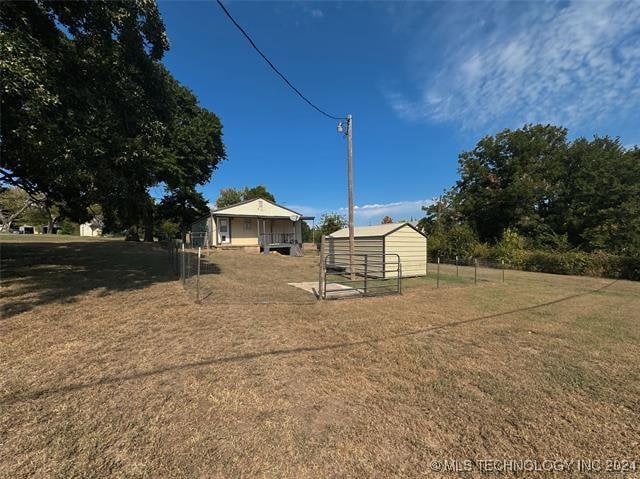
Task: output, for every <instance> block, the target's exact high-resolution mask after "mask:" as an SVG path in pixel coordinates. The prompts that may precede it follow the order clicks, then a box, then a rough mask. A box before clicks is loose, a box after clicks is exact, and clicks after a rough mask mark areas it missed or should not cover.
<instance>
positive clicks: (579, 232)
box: [421, 125, 640, 254]
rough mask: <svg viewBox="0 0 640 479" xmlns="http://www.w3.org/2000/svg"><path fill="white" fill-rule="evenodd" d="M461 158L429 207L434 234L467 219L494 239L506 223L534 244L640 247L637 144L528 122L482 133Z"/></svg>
mask: <svg viewBox="0 0 640 479" xmlns="http://www.w3.org/2000/svg"><path fill="white" fill-rule="evenodd" d="M459 166H460V167H459V173H460V179H459V180H458V182H457V183H456V185H455V186H454V187H453V188H452V189H451V190H449V191H448V192H447V193H446V194H445V195H444V197H442V198H441V199H440V201H438V202H435V203H434V204H432V205H430V206H429V207H427V208H426V217H425V218H424V219H423V220H422V221H421V226H422V227H423V228H424V230H425V231H427V232H428V233H430V234H432V235H435V236H438V237H442V238H447V237H449V236H451V234H450V233H451V231H453V228H456V227H457V226H460V225H468V226H470V227H471V229H472V231H473V232H474V233H475V234H477V235H478V238H479V239H480V240H481V241H485V242H490V243H495V242H497V241H499V240H500V239H501V238H503V236H504V233H505V232H506V231H509V232H510V234H517V235H520V236H522V237H523V238H525V240H526V242H527V243H528V246H530V247H534V248H542V249H566V248H579V249H582V250H585V251H593V250H605V251H609V252H614V253H623V254H640V150H638V148H635V149H632V150H626V149H625V148H623V147H622V146H621V145H620V141H619V140H618V139H615V138H609V137H595V138H593V139H592V140H587V139H584V138H578V139H576V140H574V141H569V140H568V139H567V130H566V129H565V128H560V127H556V126H553V125H526V126H524V127H523V128H521V129H518V130H504V131H502V132H500V133H498V134H496V135H495V136H486V137H484V138H482V139H481V140H480V141H479V142H478V143H477V145H476V147H475V148H474V149H473V150H471V151H465V152H463V153H461V154H460V156H459ZM460 231H463V230H460ZM458 236H460V235H458ZM464 236H465V237H466V236H469V235H468V232H465V235H464ZM469 238H471V237H470V236H469Z"/></svg>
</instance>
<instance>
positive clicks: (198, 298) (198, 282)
mask: <svg viewBox="0 0 640 479" xmlns="http://www.w3.org/2000/svg"><path fill="white" fill-rule="evenodd" d="M201 254H202V252H201V249H200V246H198V268H197V272H196V303H200V256H201Z"/></svg>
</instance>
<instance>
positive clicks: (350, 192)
mask: <svg viewBox="0 0 640 479" xmlns="http://www.w3.org/2000/svg"><path fill="white" fill-rule="evenodd" d="M346 120H347V125H346V128H345V127H344V126H343V124H342V122H340V123H338V133H342V134H344V136H346V137H347V186H348V197H349V273H350V275H351V280H355V279H356V273H355V271H354V269H353V254H354V251H355V240H354V233H353V117H352V116H351V115H347V118H346Z"/></svg>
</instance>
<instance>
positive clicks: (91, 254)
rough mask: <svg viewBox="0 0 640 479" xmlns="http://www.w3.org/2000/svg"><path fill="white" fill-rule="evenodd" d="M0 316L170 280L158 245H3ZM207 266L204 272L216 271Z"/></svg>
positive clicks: (0, 247)
mask: <svg viewBox="0 0 640 479" xmlns="http://www.w3.org/2000/svg"><path fill="white" fill-rule="evenodd" d="M0 255H1V259H2V285H3V288H2V291H1V292H0V299H1V300H2V307H1V310H0V312H1V317H2V319H8V318H11V317H12V316H15V315H16V314H19V313H22V312H25V311H29V310H31V309H33V308H34V307H36V306H40V305H45V304H49V303H72V302H75V301H77V298H78V297H80V296H82V295H83V294H86V293H87V292H89V291H92V290H100V292H99V294H100V295H101V296H108V295H109V294H111V293H112V292H116V291H128V290H137V289H142V288H145V287H147V286H149V285H151V284H154V283H160V282H166V281H173V280H175V279H176V276H175V274H174V272H173V269H172V267H171V265H170V262H169V257H168V253H167V251H165V250H163V249H162V247H160V246H159V245H158V244H148V243H146V244H145V243H127V242H124V241H122V242H120V241H73V242H65V243H61V242H59V241H51V242H41V241H38V242H3V243H0ZM214 266H215V265H208V267H207V274H214V273H219V268H217V267H214Z"/></svg>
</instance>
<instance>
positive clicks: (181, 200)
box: [156, 188, 209, 235]
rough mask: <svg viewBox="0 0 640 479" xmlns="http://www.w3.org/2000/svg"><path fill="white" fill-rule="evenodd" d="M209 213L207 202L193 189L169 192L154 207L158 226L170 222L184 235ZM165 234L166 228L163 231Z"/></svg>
mask: <svg viewBox="0 0 640 479" xmlns="http://www.w3.org/2000/svg"><path fill="white" fill-rule="evenodd" d="M208 213H209V206H208V205H207V201H206V200H205V199H204V197H203V196H202V193H200V192H198V191H196V190H195V188H181V189H175V190H169V191H168V192H167V193H166V194H165V196H164V198H162V200H161V201H160V203H159V204H158V205H157V207H156V218H157V219H156V221H157V223H158V226H161V225H162V224H165V226H166V224H167V222H170V223H171V224H173V225H176V226H177V228H178V231H179V232H180V233H181V234H182V235H184V234H186V232H187V231H188V230H189V229H190V228H191V224H192V223H194V222H195V221H196V220H197V219H199V218H202V217H203V216H205V215H207V214H208ZM160 229H161V228H160ZM163 232H166V228H165V231H163Z"/></svg>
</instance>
